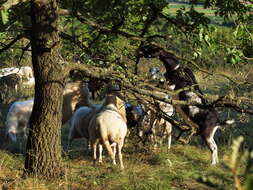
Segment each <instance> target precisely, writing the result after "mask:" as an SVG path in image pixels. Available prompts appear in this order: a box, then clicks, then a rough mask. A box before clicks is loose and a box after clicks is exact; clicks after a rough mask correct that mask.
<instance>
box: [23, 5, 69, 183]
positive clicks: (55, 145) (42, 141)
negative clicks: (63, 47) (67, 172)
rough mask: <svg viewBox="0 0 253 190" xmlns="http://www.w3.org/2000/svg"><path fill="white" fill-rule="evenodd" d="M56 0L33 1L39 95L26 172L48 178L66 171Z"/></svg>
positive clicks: (32, 11) (63, 78) (36, 98)
mask: <svg viewBox="0 0 253 190" xmlns="http://www.w3.org/2000/svg"><path fill="white" fill-rule="evenodd" d="M56 9H57V3H56V0H48V1H43V0H33V1H31V20H32V33H31V44H32V63H33V69H34V76H35V99H34V107H33V111H32V115H31V118H30V126H29V129H30V130H29V131H30V132H29V137H28V141H27V149H26V157H25V170H24V174H25V175H35V176H38V177H42V178H44V179H51V178H55V177H59V176H61V175H62V174H63V164H62V157H61V135H60V134H61V133H60V129H61V118H62V111H61V110H62V102H63V98H62V93H63V89H64V82H65V81H64V80H65V77H64V76H62V74H61V73H63V69H64V67H63V65H62V64H61V61H62V60H61V57H60V54H59V52H58V50H59V49H60V43H59V36H58V31H57V13H56Z"/></svg>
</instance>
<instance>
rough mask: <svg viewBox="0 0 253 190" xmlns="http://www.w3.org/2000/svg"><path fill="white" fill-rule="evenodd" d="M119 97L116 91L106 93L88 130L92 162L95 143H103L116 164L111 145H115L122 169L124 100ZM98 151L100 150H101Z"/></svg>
mask: <svg viewBox="0 0 253 190" xmlns="http://www.w3.org/2000/svg"><path fill="white" fill-rule="evenodd" d="M121 98H122V96H121V95H120V94H119V93H117V92H111V93H109V94H107V95H106V98H105V102H104V104H103V106H102V108H101V110H100V111H99V113H97V114H95V115H94V116H93V117H92V119H91V121H90V123H89V127H88V132H89V140H90V143H91V147H92V150H93V160H94V162H95V161H96V157H97V156H96V147H97V145H98V144H104V145H105V147H106V149H107V151H108V153H109V155H110V157H111V158H112V161H113V164H116V160H115V154H116V150H115V151H114V150H112V147H113V148H115V147H116V146H117V150H118V156H119V162H120V167H121V169H124V165H123V160H122V153H121V149H122V147H123V145H124V139H125V136H126V134H127V125H126V112H125V106H124V101H123V100H122V99H121ZM110 142H111V143H112V144H110ZM100 151H101V152H102V150H100ZM101 154H102V153H101ZM100 159H102V157H101V158H100Z"/></svg>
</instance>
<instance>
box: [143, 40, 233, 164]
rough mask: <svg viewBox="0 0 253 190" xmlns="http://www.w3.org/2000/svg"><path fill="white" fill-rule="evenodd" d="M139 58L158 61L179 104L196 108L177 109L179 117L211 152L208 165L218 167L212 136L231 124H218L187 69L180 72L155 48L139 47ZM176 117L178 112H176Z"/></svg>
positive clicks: (176, 63)
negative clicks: (193, 128)
mask: <svg viewBox="0 0 253 190" xmlns="http://www.w3.org/2000/svg"><path fill="white" fill-rule="evenodd" d="M139 55H140V56H142V57H145V58H159V59H160V60H161V61H162V62H163V65H164V67H165V68H166V73H165V75H164V76H165V78H166V80H167V81H169V83H170V85H173V87H174V89H173V90H179V89H180V90H181V91H180V92H179V94H178V99H179V100H184V101H189V102H192V103H195V104H196V103H197V104H199V105H200V106H191V105H186V106H181V108H179V109H182V111H183V113H182V112H181V115H184V114H185V115H186V116H187V117H188V118H190V120H191V121H192V122H193V123H194V124H195V125H196V126H197V130H198V134H199V135H200V136H201V137H202V139H203V140H204V142H205V143H206V144H207V146H208V148H209V149H210V151H211V152H212V164H213V165H214V164H216V163H218V148H217V145H216V143H215V140H214V134H215V132H216V130H217V129H218V128H219V127H220V126H221V125H226V124H231V123H233V121H224V122H223V121H220V120H219V117H218V113H217V111H216V110H215V109H214V107H211V106H208V105H207V101H206V100H205V99H204V98H203V96H202V92H201V91H200V88H199V85H198V83H197V80H196V78H195V76H194V74H193V72H192V71H191V70H190V69H189V68H182V67H181V66H180V64H179V61H178V59H177V58H176V57H175V56H174V55H173V54H171V53H169V52H166V51H165V50H164V49H162V48H161V47H158V46H155V45H147V46H143V47H142V48H141V49H140V54H139ZM179 113H180V112H179Z"/></svg>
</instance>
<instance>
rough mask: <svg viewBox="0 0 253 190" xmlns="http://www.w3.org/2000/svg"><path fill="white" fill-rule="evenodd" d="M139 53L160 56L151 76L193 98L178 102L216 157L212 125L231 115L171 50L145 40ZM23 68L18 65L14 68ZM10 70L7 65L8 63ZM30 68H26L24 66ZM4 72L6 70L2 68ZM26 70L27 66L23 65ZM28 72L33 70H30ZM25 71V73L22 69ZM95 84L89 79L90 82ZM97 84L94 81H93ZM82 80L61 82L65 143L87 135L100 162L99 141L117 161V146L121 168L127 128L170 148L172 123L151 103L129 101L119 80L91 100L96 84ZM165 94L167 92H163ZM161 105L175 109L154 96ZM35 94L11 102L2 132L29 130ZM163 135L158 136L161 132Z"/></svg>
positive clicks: (172, 111) (214, 158) (166, 109)
mask: <svg viewBox="0 0 253 190" xmlns="http://www.w3.org/2000/svg"><path fill="white" fill-rule="evenodd" d="M140 56H143V57H145V58H159V59H160V61H162V62H163V64H164V66H165V68H166V72H165V73H161V72H160V71H159V69H158V68H151V69H150V77H151V78H152V80H158V83H159V84H160V83H163V84H165V85H167V87H168V89H169V90H171V91H176V90H180V89H181V90H180V92H179V94H178V97H177V98H178V100H184V101H188V102H192V103H195V104H193V105H182V106H181V109H182V111H183V112H184V114H185V115H187V117H188V118H189V119H190V120H191V121H192V122H194V123H195V124H197V126H198V135H200V136H201V137H202V139H203V140H204V142H205V143H206V145H207V146H208V148H209V149H210V151H211V153H212V160H211V163H212V164H213V165H214V164H216V163H218V149H217V144H216V142H215V140H214V135H215V132H216V130H217V129H218V128H219V127H220V126H222V125H227V124H232V123H233V120H227V121H221V120H220V119H219V116H218V112H217V111H216V110H215V108H214V107H212V106H210V105H209V104H208V101H207V100H206V99H205V98H204V96H202V95H203V93H202V92H201V90H200V88H199V86H198V83H197V81H196V78H195V76H194V74H193V72H192V71H191V70H190V69H189V68H186V67H181V65H180V64H179V61H178V60H177V59H176V58H175V57H174V56H173V55H172V54H170V53H168V52H166V51H164V50H163V49H161V48H159V47H157V46H154V45H149V46H144V47H142V48H141V49H140ZM22 68H24V69H25V68H29V67H21V68H19V70H18V72H15V73H14V74H16V73H18V74H19V75H20V73H25V72H24V71H22V72H21V69H22ZM8 69H9V68H5V69H2V70H1V71H0V75H1V79H0V80H2V78H3V77H8V76H9V75H13V73H8V72H7V71H8ZM9 70H10V69H9ZM27 70H28V69H27ZM6 73H8V74H6ZM27 73H28V71H27ZM31 73H32V71H31ZM23 75H26V74H23ZM26 77H27V78H30V79H26V80H27V81H29V80H34V79H32V75H30V74H28V75H27V76H26ZM92 84H93V83H92ZM93 85H95V83H94V84H93ZM93 85H91V84H88V83H86V82H83V81H71V82H68V83H67V84H66V86H65V89H64V93H63V108H62V124H65V123H66V122H68V121H70V124H71V126H70V129H69V135H68V146H70V145H71V142H72V140H73V139H77V138H85V139H86V140H87V145H89V146H90V147H86V148H91V149H92V151H93V159H94V161H96V160H97V147H98V151H99V156H98V161H99V162H102V149H103V145H104V147H105V148H106V150H107V151H108V154H109V156H110V157H111V158H112V161H113V164H116V161H115V156H116V152H118V157H119V162H120V167H121V169H123V168H124V165H123V161H122V153H121V149H122V147H123V145H124V140H125V138H126V136H128V131H131V132H134V134H135V135H136V136H137V137H138V138H140V139H142V140H143V141H146V140H149V139H150V141H151V142H152V143H153V144H154V147H156V146H157V145H158V144H159V143H160V141H161V140H162V141H163V140H164V139H165V138H166V139H167V145H168V149H169V148H170V144H171V135H172V134H171V133H172V123H171V122H170V121H169V120H166V118H164V117H162V115H161V114H158V113H157V112H156V111H154V110H152V109H149V108H148V107H147V106H145V105H144V104H138V105H133V104H131V103H129V102H127V101H126V97H125V96H124V95H123V94H122V92H121V88H120V87H119V86H118V85H112V84H110V85H108V86H107V87H106V93H105V96H104V100H103V102H102V103H101V104H92V103H91V100H90V94H91V93H90V91H91V90H90V89H91V88H89V87H94V86H93ZM161 94H162V95H163V97H164V98H166V97H168V95H167V94H166V93H161ZM156 102H157V104H158V106H159V108H160V110H161V111H162V112H163V113H165V114H166V115H167V116H168V117H172V116H173V115H174V114H175V111H176V109H175V106H174V105H172V104H169V103H165V102H163V101H158V100H157V101H156ZM33 103H34V100H33V99H30V100H26V101H20V102H15V103H13V104H12V105H11V106H10V108H9V110H8V114H7V117H6V122H5V127H6V134H7V136H8V137H9V138H10V139H11V140H12V141H14V142H15V141H16V140H17V134H18V133H20V132H21V131H23V134H24V136H27V131H28V124H29V118H30V116H31V112H32V108H33ZM159 137H162V138H159Z"/></svg>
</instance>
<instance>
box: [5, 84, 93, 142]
mask: <svg viewBox="0 0 253 190" xmlns="http://www.w3.org/2000/svg"><path fill="white" fill-rule="evenodd" d="M33 103H34V100H33V99H31V100H27V101H22V102H15V103H13V104H12V105H11V106H10V108H9V111H8V114H7V117H6V123H5V125H6V134H7V135H8V136H9V137H10V138H11V140H12V141H13V142H15V141H16V137H14V136H16V135H17V133H18V131H19V128H22V129H23V131H25V130H26V128H27V126H28V122H29V119H30V116H31V113H32V108H33ZM90 105H91V103H90V102H89V90H88V88H87V84H83V83H82V82H81V81H76V82H68V83H67V84H66V86H65V88H64V93H63V107H62V124H64V123H66V122H67V121H68V120H69V119H70V117H71V116H72V114H73V112H74V111H75V110H76V109H78V108H79V107H80V106H90Z"/></svg>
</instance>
